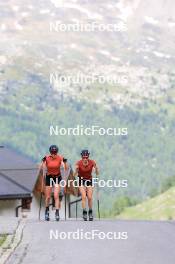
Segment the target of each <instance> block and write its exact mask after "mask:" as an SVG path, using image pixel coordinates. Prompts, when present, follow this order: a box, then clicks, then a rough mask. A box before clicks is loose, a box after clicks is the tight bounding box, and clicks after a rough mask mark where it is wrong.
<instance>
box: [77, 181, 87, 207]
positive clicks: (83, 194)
mask: <svg viewBox="0 0 175 264" xmlns="http://www.w3.org/2000/svg"><path fill="white" fill-rule="evenodd" d="M79 191H80V194H81V199H82V208H83V209H86V187H85V186H83V185H82V186H79Z"/></svg>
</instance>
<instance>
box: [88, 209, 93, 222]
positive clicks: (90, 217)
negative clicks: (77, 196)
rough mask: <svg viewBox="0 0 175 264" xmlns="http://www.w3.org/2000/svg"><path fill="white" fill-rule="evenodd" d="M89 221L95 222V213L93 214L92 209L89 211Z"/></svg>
mask: <svg viewBox="0 0 175 264" xmlns="http://www.w3.org/2000/svg"><path fill="white" fill-rule="evenodd" d="M88 215H89V221H93V219H94V217H93V212H92V209H89V213H88Z"/></svg>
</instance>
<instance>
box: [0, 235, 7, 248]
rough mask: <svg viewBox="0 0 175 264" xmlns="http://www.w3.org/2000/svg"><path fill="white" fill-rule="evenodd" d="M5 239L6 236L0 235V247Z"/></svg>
mask: <svg viewBox="0 0 175 264" xmlns="http://www.w3.org/2000/svg"><path fill="white" fill-rule="evenodd" d="M6 238H7V235H0V247H1V246H2V244H3V243H4V242H5V240H6Z"/></svg>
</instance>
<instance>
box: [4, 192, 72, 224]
mask: <svg viewBox="0 0 175 264" xmlns="http://www.w3.org/2000/svg"><path fill="white" fill-rule="evenodd" d="M39 204H40V195H39V194H34V195H33V198H32V204H31V210H30V211H26V210H22V209H21V208H19V210H18V212H19V217H27V218H29V219H38V217H39ZM19 205H21V200H0V216H15V208H16V207H17V206H19ZM66 207H67V210H66V212H67V217H68V201H67V203H66ZM44 212H45V205H44V197H43V199H42V209H41V220H42V219H44ZM54 214H55V210H52V207H51V206H50V217H51V219H54V217H55V215H54ZM60 217H61V219H64V218H65V200H64V198H63V200H62V203H61V210H60Z"/></svg>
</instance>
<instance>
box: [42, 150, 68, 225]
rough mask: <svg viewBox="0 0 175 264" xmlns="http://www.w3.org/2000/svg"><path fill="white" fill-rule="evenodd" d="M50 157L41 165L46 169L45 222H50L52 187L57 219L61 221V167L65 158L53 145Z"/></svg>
mask: <svg viewBox="0 0 175 264" xmlns="http://www.w3.org/2000/svg"><path fill="white" fill-rule="evenodd" d="M49 151H50V155H48V156H45V157H44V158H43V160H42V161H43V162H42V164H41V167H42V169H43V170H44V169H46V176H45V205H46V210H45V220H47V221H49V204H50V197H51V193H52V187H54V199H55V207H56V213H55V219H56V220H57V221H59V208H60V200H59V193H60V184H59V183H60V181H61V180H62V177H61V171H60V167H61V166H63V167H64V164H63V157H62V156H61V155H59V154H58V147H57V146H56V145H52V146H50V148H49Z"/></svg>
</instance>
